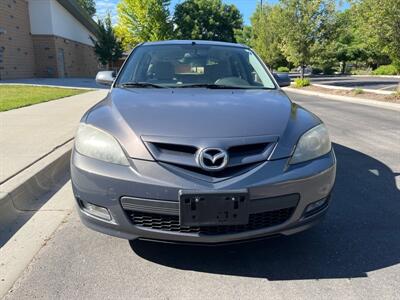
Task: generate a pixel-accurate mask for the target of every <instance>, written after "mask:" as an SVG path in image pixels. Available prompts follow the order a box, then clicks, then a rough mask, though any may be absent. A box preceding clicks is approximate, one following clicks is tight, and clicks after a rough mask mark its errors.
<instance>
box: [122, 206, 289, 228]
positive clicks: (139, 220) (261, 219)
mask: <svg viewBox="0 0 400 300" xmlns="http://www.w3.org/2000/svg"><path fill="white" fill-rule="evenodd" d="M294 209H295V208H294V207H290V208H283V209H279V210H274V211H268V212H262V213H254V214H250V216H249V223H248V224H246V225H229V226H204V227H203V226H202V227H191V226H181V225H180V224H179V216H170V215H161V214H152V213H145V212H139V211H127V213H128V216H129V217H130V219H131V221H132V223H133V224H134V225H136V226H139V227H145V228H151V229H157V230H162V231H170V232H181V233H200V234H204V235H218V234H232V233H239V232H245V231H249V230H255V229H262V228H267V227H271V226H275V225H279V224H282V223H284V222H285V221H287V220H288V219H289V218H290V217H291V215H292V214H293V211H294Z"/></svg>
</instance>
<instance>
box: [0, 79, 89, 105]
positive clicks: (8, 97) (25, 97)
mask: <svg viewBox="0 0 400 300" xmlns="http://www.w3.org/2000/svg"><path fill="white" fill-rule="evenodd" d="M87 91H88V90H79V89H65V88H55V87H40V86H28V85H0V111H7V110H11V109H16V108H20V107H24V106H29V105H33V104H38V103H42V102H47V101H51V100H55V99H60V98H64V97H69V96H74V95H78V94H82V93H86V92H87Z"/></svg>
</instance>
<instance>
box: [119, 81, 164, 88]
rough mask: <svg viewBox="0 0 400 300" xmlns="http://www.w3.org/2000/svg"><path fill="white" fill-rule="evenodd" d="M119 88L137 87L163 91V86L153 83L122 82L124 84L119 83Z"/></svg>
mask: <svg viewBox="0 0 400 300" xmlns="http://www.w3.org/2000/svg"><path fill="white" fill-rule="evenodd" d="M118 86H119V87H122V88H126V87H138V88H148V87H151V88H157V89H165V88H166V87H165V86H162V85H159V84H155V83H151V82H134V81H132V82H124V83H120V84H119V85H118Z"/></svg>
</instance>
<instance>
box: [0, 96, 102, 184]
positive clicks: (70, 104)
mask: <svg viewBox="0 0 400 300" xmlns="http://www.w3.org/2000/svg"><path fill="white" fill-rule="evenodd" d="M107 92H108V90H97V91H93V92H88V93H84V94H80V95H77V96H72V97H68V98H64V99H60V100H54V101H50V102H46V103H41V104H36V105H32V106H28V107H23V108H19V109H15V110H11V111H6V112H1V113H0V145H1V147H0V183H2V182H3V181H5V180H6V179H7V178H9V177H11V176H13V175H15V174H16V173H18V172H19V171H21V170H23V169H24V168H26V167H27V166H29V165H30V164H32V163H33V162H35V161H36V160H38V159H39V158H41V157H43V156H46V155H47V154H48V153H50V152H51V151H52V150H54V149H55V148H57V147H59V146H61V145H63V144H64V143H66V142H67V141H68V140H70V139H72V138H73V136H74V134H75V131H76V128H77V126H78V123H79V120H80V118H81V117H82V115H83V114H84V112H85V111H86V110H87V109H89V108H90V107H91V106H93V105H94V104H96V103H97V102H99V101H100V100H102V99H103V98H104V97H105V96H106V95H107Z"/></svg>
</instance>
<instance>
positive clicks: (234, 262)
mask: <svg viewBox="0 0 400 300" xmlns="http://www.w3.org/2000/svg"><path fill="white" fill-rule="evenodd" d="M334 147H335V150H336V155H337V159H338V169H337V181H336V186H335V189H334V192H333V199H332V200H333V201H332V204H331V207H330V211H329V212H328V214H327V216H326V218H325V219H324V220H323V221H322V223H320V224H319V225H317V226H316V227H314V228H313V229H311V230H309V231H306V232H304V233H301V234H297V235H293V236H289V237H279V238H275V239H268V240H264V241H260V242H253V243H248V244H242V245H232V246H221V247H201V246H183V245H171V244H157V243H151V242H144V241H133V242H131V247H132V249H133V251H134V252H135V253H136V254H137V255H139V256H141V257H142V258H144V259H147V260H149V261H152V262H154V263H158V264H161V265H165V266H168V267H172V268H178V269H183V270H193V271H198V272H207V273H215V274H224V275H236V276H245V277H257V278H266V279H269V280H293V279H318V278H352V277H365V276H367V274H366V273H367V272H370V271H374V270H379V269H382V268H385V267H390V266H392V265H396V264H398V263H400V193H399V190H398V188H397V187H396V184H395V176H399V174H394V173H393V172H392V171H391V169H390V168H388V167H387V166H386V165H385V164H383V163H381V162H380V161H378V160H376V159H374V158H372V157H370V156H367V155H365V154H363V153H361V152H358V151H355V150H352V149H350V148H347V147H344V146H341V145H338V144H335V145H334Z"/></svg>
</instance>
